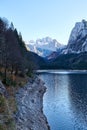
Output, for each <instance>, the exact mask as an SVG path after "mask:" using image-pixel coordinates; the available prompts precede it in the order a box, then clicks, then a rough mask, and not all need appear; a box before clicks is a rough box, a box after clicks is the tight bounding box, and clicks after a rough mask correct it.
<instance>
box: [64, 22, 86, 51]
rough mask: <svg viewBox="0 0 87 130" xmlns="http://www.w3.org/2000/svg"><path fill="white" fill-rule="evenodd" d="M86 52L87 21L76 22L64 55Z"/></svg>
mask: <svg viewBox="0 0 87 130" xmlns="http://www.w3.org/2000/svg"><path fill="white" fill-rule="evenodd" d="M85 51H87V21H86V20H82V21H81V22H77V23H76V24H75V27H74V28H73V29H72V31H71V34H70V38H69V41H68V45H67V49H66V53H80V52H85Z"/></svg>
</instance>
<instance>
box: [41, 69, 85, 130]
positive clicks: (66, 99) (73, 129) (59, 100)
mask: <svg viewBox="0 0 87 130" xmlns="http://www.w3.org/2000/svg"><path fill="white" fill-rule="evenodd" d="M39 77H40V78H41V79H42V80H43V81H44V82H45V86H46V87H47V91H46V93H45V94H44V100H43V106H44V108H43V110H44V113H45V115H46V117H47V120H48V123H49V125H50V128H51V130H87V71H57V70H55V71H48V70H45V71H39Z"/></svg>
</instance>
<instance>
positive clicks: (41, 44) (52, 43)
mask: <svg viewBox="0 0 87 130" xmlns="http://www.w3.org/2000/svg"><path fill="white" fill-rule="evenodd" d="M27 46H28V47H29V48H30V50H31V51H32V52H35V53H37V54H38V55H40V56H42V57H46V56H48V55H50V54H51V53H52V52H54V51H57V49H58V48H60V47H61V46H62V45H61V44H60V43H58V42H57V40H56V39H52V38H50V37H46V38H42V39H37V40H36V41H33V40H31V41H29V44H28V45H27Z"/></svg>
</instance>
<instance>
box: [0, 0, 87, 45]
mask: <svg viewBox="0 0 87 130" xmlns="http://www.w3.org/2000/svg"><path fill="white" fill-rule="evenodd" d="M0 17H5V18H7V19H8V20H9V21H10V22H13V24H14V27H15V28H17V30H18V31H19V32H21V33H22V37H23V40H24V41H29V40H36V39H38V38H44V37H46V36H49V37H51V38H53V39H57V41H58V42H60V43H62V44H67V43H68V40H69V36H70V33H71V30H72V28H73V27H74V25H75V23H76V22H80V21H82V19H85V20H87V0H0Z"/></svg>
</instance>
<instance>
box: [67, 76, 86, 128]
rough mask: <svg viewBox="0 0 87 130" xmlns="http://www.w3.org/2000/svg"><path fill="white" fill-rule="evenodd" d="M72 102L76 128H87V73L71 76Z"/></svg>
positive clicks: (70, 92)
mask: <svg viewBox="0 0 87 130" xmlns="http://www.w3.org/2000/svg"><path fill="white" fill-rule="evenodd" d="M69 77H70V78H69V79H70V80H69V83H70V85H69V86H70V87H69V94H70V102H71V108H72V111H73V115H74V116H75V117H74V121H75V129H76V130H77V129H79V130H87V75H71V76H69Z"/></svg>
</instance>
